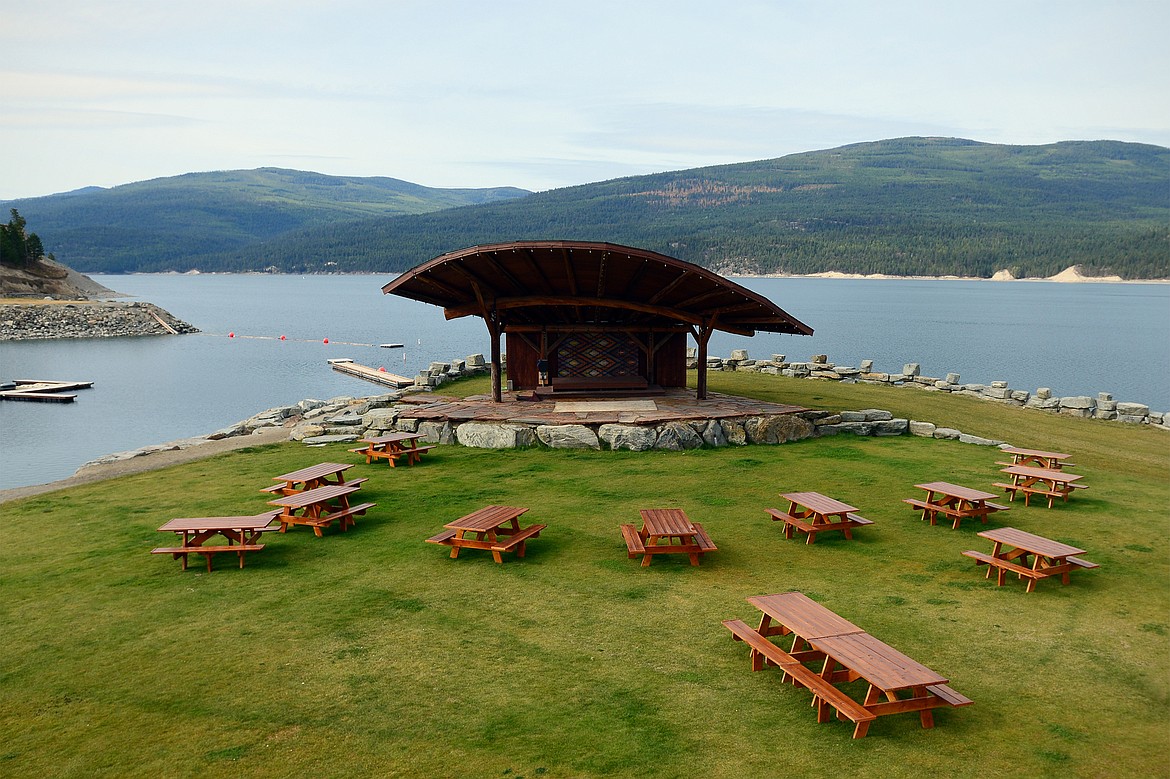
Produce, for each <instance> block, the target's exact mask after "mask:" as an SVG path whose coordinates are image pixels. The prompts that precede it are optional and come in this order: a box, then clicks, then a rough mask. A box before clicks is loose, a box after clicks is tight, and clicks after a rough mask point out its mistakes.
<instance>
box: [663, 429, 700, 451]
mask: <svg viewBox="0 0 1170 779" xmlns="http://www.w3.org/2000/svg"><path fill="white" fill-rule="evenodd" d="M702 445H703V439H702V438H700V437H699V434H698V433H696V432H695V430H694V428H692V427H691V426H690V425H687V424H684V423H682V422H667V423H666V424H665V425H662V426H661V427H660V428H658V441H657V442H656V443H655V444H654V448H655V449H666V450H668V451H672V452H680V451H682V450H684V449H698V448H700V447H702Z"/></svg>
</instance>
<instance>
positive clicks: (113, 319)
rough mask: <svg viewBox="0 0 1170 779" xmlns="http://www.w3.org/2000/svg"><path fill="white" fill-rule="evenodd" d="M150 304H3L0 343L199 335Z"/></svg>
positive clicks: (0, 308) (97, 302) (193, 328)
mask: <svg viewBox="0 0 1170 779" xmlns="http://www.w3.org/2000/svg"><path fill="white" fill-rule="evenodd" d="M198 332H199V329H198V328H196V327H193V326H192V325H189V324H187V323H186V322H184V321H182V320H181V319H178V318H177V317H175V316H173V315H172V314H170V313H169V312H168V311H165V310H164V309H161V308H159V307H158V306H156V305H153V304H151V303H117V302H112V301H69V302H63V301H42V300H37V301H28V302H12V303H4V304H0V341H28V340H44V339H51V338H124V337H127V336H145V335H177V334H181V333H198Z"/></svg>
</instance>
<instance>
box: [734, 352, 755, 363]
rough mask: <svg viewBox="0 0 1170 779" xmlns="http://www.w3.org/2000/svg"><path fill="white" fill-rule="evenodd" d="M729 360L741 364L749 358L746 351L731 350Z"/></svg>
mask: <svg viewBox="0 0 1170 779" xmlns="http://www.w3.org/2000/svg"><path fill="white" fill-rule="evenodd" d="M730 359H732V360H735V361H736V362H743V361H744V360H748V359H751V358H749V357H748V353H747V349H732V350H731V358H730Z"/></svg>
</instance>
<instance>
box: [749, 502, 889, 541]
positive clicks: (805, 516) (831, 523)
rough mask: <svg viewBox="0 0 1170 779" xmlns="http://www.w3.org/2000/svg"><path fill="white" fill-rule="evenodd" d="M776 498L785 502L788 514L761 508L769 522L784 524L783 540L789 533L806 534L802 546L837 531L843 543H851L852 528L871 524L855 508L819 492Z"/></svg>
mask: <svg viewBox="0 0 1170 779" xmlns="http://www.w3.org/2000/svg"><path fill="white" fill-rule="evenodd" d="M780 497H782V498H784V499H785V500H787V501H788V503H789V507H788V511H786V512H785V511H780V510H779V509H765V511H766V512H767V513H768V516H770V517H772V521H773V522H783V523H784V537H785V538H792V531H793V530H799V531H800V532H802V533H806V534H808V539H807V540H806V541H805V543H806V544H812V543H816V540H817V533H823V532H825V531H827V530H841V531H844V533H845V538H846V539H847V540H850V541H852V540H853V529H854V528H857V527H863V526H865V525H872V524H873V520H872V519H866V518H865V517H863V516H861V515H859V514H855V513H853V512H855V511H857V509H856V508H855V507H853V506H850V505H849V504H847V503H842V502H841V501H839V500H834V499H833V498H829V497H826V496H824V495H822V494H820V493H819V492H789V493H784V494H783V495H781V496H780Z"/></svg>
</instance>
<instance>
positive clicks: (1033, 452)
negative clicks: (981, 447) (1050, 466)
mask: <svg viewBox="0 0 1170 779" xmlns="http://www.w3.org/2000/svg"><path fill="white" fill-rule="evenodd" d="M1000 451H1001V452H1007V453H1008V454H1017V455H1019V456H1020V457H1045V458H1048V459H1050V460H1067V459H1068V458H1070V457H1072V455H1071V454H1062V453H1060V452H1045V451H1041V450H1040V449H1020V448H1019V447H1015V446H1005V447H1003V448H1002V449H1000Z"/></svg>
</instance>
